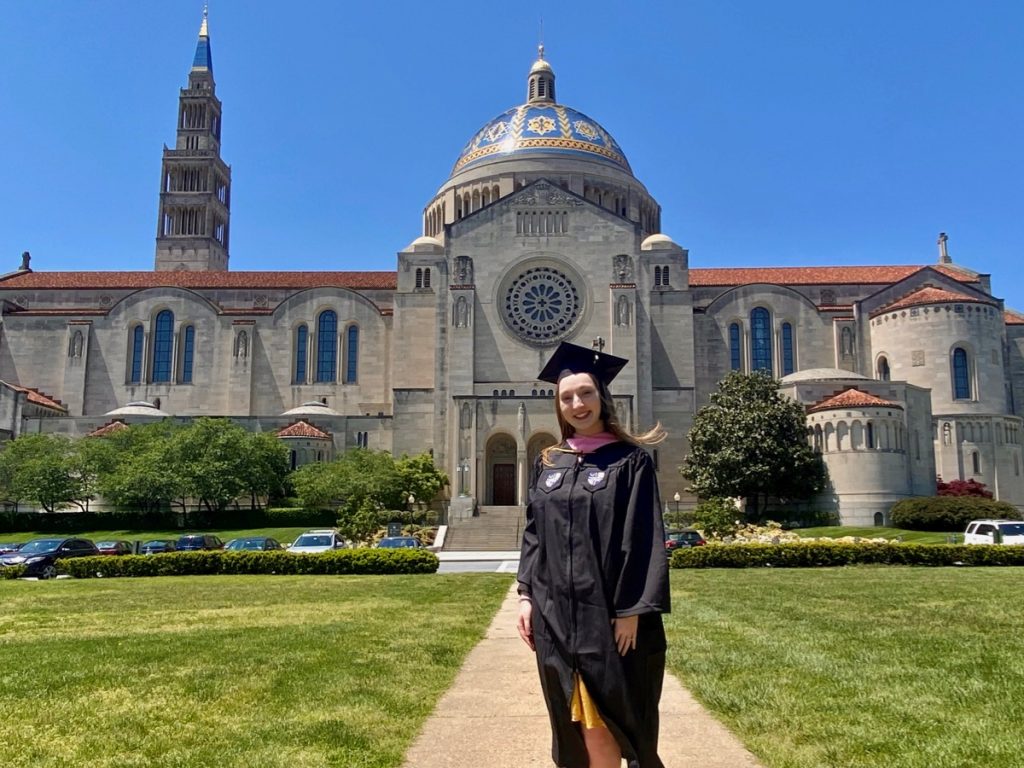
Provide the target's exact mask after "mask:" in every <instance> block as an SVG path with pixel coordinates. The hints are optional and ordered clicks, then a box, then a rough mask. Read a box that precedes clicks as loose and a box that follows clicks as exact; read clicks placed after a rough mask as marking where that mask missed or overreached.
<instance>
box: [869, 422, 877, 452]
mask: <svg viewBox="0 0 1024 768" xmlns="http://www.w3.org/2000/svg"><path fill="white" fill-rule="evenodd" d="M867 441H868V448H869V449H872V450H873V449H874V447H875V425H874V424H872V423H871V422H870V421H869V422H868V426H867Z"/></svg>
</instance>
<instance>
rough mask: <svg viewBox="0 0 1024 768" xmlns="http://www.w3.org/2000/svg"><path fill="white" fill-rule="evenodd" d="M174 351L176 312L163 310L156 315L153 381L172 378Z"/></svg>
mask: <svg viewBox="0 0 1024 768" xmlns="http://www.w3.org/2000/svg"><path fill="white" fill-rule="evenodd" d="M173 351H174V313H173V312H171V310H169V309H165V310H163V311H162V312H161V313H160V314H159V315H157V316H156V327H155V329H154V331H153V381H154V382H158V383H159V382H168V381H170V380H171V353H172V352H173Z"/></svg>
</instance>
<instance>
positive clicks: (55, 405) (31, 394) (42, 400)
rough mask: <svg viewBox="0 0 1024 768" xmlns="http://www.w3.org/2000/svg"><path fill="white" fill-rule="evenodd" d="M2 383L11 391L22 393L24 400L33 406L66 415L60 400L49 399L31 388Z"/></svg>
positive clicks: (65, 409)
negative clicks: (39, 406)
mask: <svg viewBox="0 0 1024 768" xmlns="http://www.w3.org/2000/svg"><path fill="white" fill-rule="evenodd" d="M4 383H5V384H7V386H9V387H10V388H11V389H16V390H17V391H18V392H24V393H25V394H26V395H27V397H26V399H27V400H28V401H29V402H30V403H32V404H33V405H41V406H43V407H44V408H52V409H53V410H55V411H60V412H61V413H67V411H68V409H67V408H66V407H65V406H64V404H63V403H61V401H60V400H58V399H56V398H54V397H50V396H49V395H47V394H44V393H42V392H40V391H39V390H38V389H34V388H32V387H22V386H20V385H19V384H11V383H9V382H4Z"/></svg>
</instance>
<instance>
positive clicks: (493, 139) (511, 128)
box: [452, 46, 633, 175]
mask: <svg viewBox="0 0 1024 768" xmlns="http://www.w3.org/2000/svg"><path fill="white" fill-rule="evenodd" d="M527 97H528V101H527V102H526V103H525V104H522V105H520V106H518V107H513V108H512V109H510V110H508V111H507V112H503V113H502V114H500V115H498V116H497V117H496V118H494V119H493V120H491V121H490V122H488V123H487V124H486V125H485V126H484V127H483V128H481V129H480V130H479V131H477V132H476V134H474V136H473V138H472V139H470V140H469V143H468V144H466V146H465V147H464V148H463V150H462V153H461V154H460V155H459V159H458V160H457V161H456V162H455V167H454V168H452V175H455V174H456V173H458V172H459V171H462V170H464V169H466V168H469V167H471V166H474V165H477V164H480V163H483V162H486V161H492V160H502V159H506V158H510V157H515V156H517V155H528V154H529V155H536V154H542V155H543V154H551V155H569V156H575V157H585V158H586V159H588V160H600V161H603V162H606V163H610V164H612V165H614V166H617V167H618V168H620V169H622V170H624V171H625V172H626V173H628V174H630V175H632V173H633V169H632V168H630V167H629V161H628V160H626V156H625V155H624V154H623V152H622V150H621V149H620V148H619V145H618V143H617V142H616V141H615V139H613V138H612V137H611V134H609V133H608V131H606V130H605V129H604V128H602V127H601V124H600V123H598V122H597V121H596V120H593V119H591V118H589V117H587V116H586V115H585V114H583V113H582V112H579V111H577V110H575V109H573V108H572V107H567V106H565V105H563V104H558V103H556V102H555V73H554V70H552V69H551V65H550V64H548V62H547V61H545V60H544V46H541V47H540V53H539V57H538V59H537V61H535V62H534V64H533V66H532V67H531V68H530V75H529V81H528V90H527Z"/></svg>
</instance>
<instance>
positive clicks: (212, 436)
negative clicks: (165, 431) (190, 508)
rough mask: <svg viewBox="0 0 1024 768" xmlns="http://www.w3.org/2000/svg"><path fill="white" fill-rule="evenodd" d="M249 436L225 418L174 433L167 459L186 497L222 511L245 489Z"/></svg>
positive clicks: (200, 421)
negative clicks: (179, 480) (180, 482)
mask: <svg viewBox="0 0 1024 768" xmlns="http://www.w3.org/2000/svg"><path fill="white" fill-rule="evenodd" d="M247 437H248V433H247V432H246V431H245V429H243V428H242V427H240V426H238V425H237V424H234V423H232V422H231V421H229V420H228V419H197V420H196V421H194V422H192V423H191V424H189V425H188V426H187V427H185V428H183V429H181V430H179V431H178V432H176V433H175V434H174V437H173V438H172V439H171V444H170V446H169V459H170V462H171V463H172V465H173V467H174V469H175V471H176V473H177V474H178V476H179V477H180V478H181V481H182V486H183V488H182V490H183V491H184V494H185V495H186V496H190V497H192V498H194V499H197V500H198V501H199V506H200V507H206V509H208V510H209V511H211V512H222V511H224V510H225V509H227V507H228V505H229V504H230V503H231V502H232V501H234V500H235V499H236V498H238V497H239V496H240V495H242V493H244V492H245V491H246V490H248V489H247V488H246V480H247V479H249V475H250V472H249V467H248V456H247V449H248V443H249V440H248V439H247Z"/></svg>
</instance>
